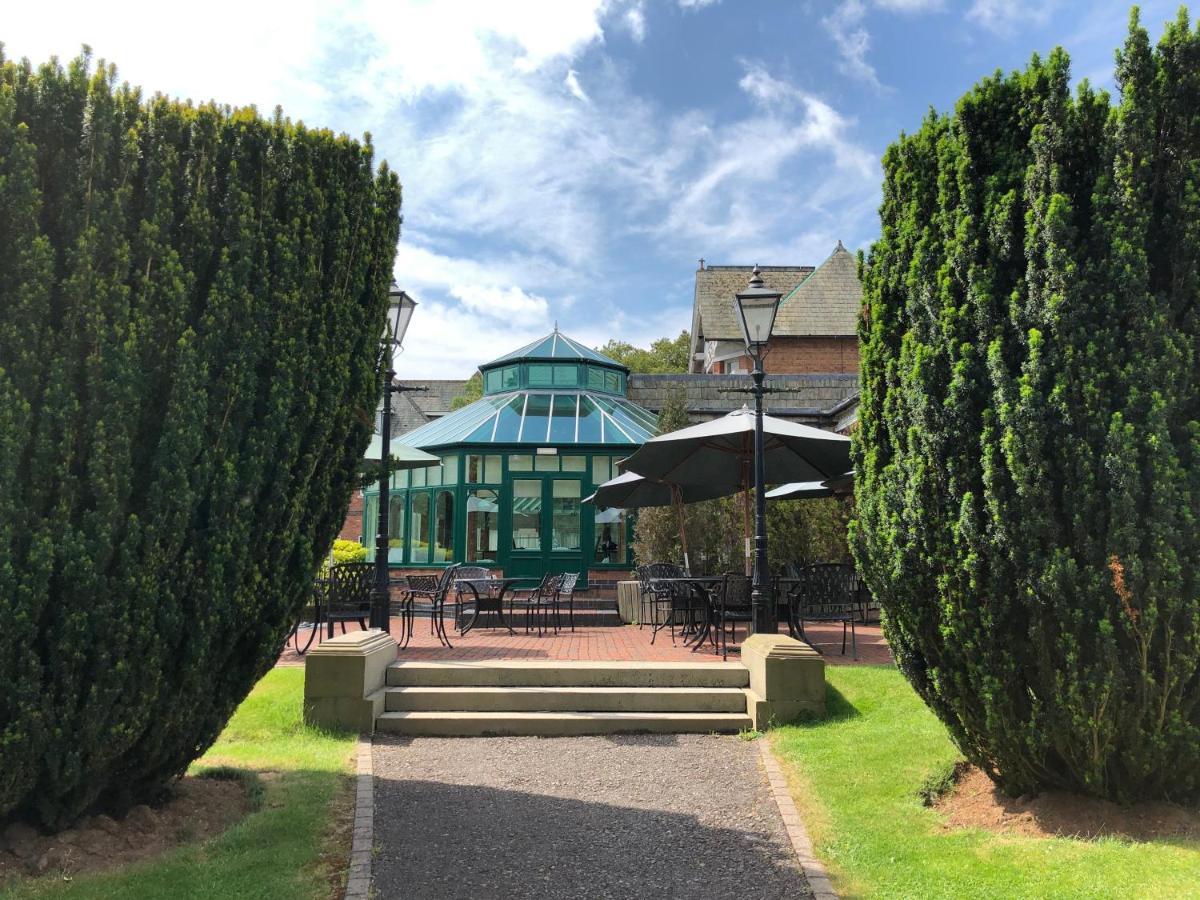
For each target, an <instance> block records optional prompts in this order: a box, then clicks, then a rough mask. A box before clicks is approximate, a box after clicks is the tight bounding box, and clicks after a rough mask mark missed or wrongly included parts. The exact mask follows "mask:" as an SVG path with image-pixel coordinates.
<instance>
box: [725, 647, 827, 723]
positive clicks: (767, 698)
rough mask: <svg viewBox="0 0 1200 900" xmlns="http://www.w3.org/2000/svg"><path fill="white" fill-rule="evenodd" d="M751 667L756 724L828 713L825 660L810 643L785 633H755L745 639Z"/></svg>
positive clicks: (744, 662) (752, 713)
mask: <svg viewBox="0 0 1200 900" xmlns="http://www.w3.org/2000/svg"><path fill="white" fill-rule="evenodd" d="M742 665H744V666H745V667H746V668H747V669H749V670H750V687H749V689H748V690H747V691H746V698H747V701H748V702H747V709H748V711H749V713H750V717H751V718H752V719H753V720H754V727H755V728H757V729H759V730H763V729H765V728H768V727H770V726H771V725H782V724H784V723H785V722H790V721H792V720H793V719H795V718H796V717H797V716H799V715H800V714H801V713H805V712H808V713H815V714H817V715H824V714H825V660H824V659H823V658H822V657H821V654H820V653H818V652H817V651H816V650H814V649H813V648H812V647H810V646H809V645H808V644H805V643H803V642H802V641H798V640H796V639H795V638H790V637H787V636H786V635H782V634H753V635H751V636H750V637H748V638H747V639H746V640H745V641H743V642H742Z"/></svg>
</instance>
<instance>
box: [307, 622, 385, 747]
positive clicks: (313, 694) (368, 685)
mask: <svg viewBox="0 0 1200 900" xmlns="http://www.w3.org/2000/svg"><path fill="white" fill-rule="evenodd" d="M395 658H396V642H395V641H394V640H393V639H392V636H391V635H390V634H385V633H384V632H382V631H380V630H379V629H377V628H372V629H371V630H370V631H352V632H350V633H349V634H339V635H337V636H336V637H333V638H329V639H328V640H325V641H323V642H321V643H320V644H317V646H315V647H313V648H312V649H311V650H309V651H308V655H307V656H306V657H305V659H304V721H305V723H306V724H308V725H316V726H318V727H320V728H332V729H337V730H340V731H357V732H360V733H365V734H371V733H373V732H374V731H375V719H376V718H377V717H378V716H379V714H380V713H382V712H383V696H384V681H385V680H386V678H387V667H388V665H389V664H390V663H391V662H392V661H393V660H394V659H395Z"/></svg>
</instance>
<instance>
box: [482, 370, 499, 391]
mask: <svg viewBox="0 0 1200 900" xmlns="http://www.w3.org/2000/svg"><path fill="white" fill-rule="evenodd" d="M501 377H502V376H501V374H500V370H499V369H492V371H490V372H488V373H487V378H486V379H485V384H486V389H487V391H488V392H489V393H491V392H494V391H499V390H500V389H501V381H500V379H501Z"/></svg>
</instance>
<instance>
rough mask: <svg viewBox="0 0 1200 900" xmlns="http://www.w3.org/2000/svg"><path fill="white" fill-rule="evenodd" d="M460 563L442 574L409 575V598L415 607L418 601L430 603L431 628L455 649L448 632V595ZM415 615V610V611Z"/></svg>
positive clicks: (446, 644)
mask: <svg viewBox="0 0 1200 900" xmlns="http://www.w3.org/2000/svg"><path fill="white" fill-rule="evenodd" d="M458 568H460V567H459V566H458V565H453V566H450V567H449V568H447V569H444V570H443V571H442V574H441V575H409V576H408V577H407V579H406V580H407V581H408V600H409V602H410V603H412V605H413V606H414V607H415V606H416V603H417V601H423V602H424V603H427V604H428V610H429V630H430V631H431V632H432V633H433V634H435V635H436V636H437V639H438V641H439V642H441V643H442V644H444V645H445V646H447V647H451V648H452V649H453V645H452V644H451V643H450V638H449V636H448V635H447V634H446V621H445V615H446V597H447V595H448V594H449V593H450V588H451V586H452V585H453V584H454V577H455V574H454V573H455V570H457V569H458ZM413 615H414V616H415V611H414V613H413Z"/></svg>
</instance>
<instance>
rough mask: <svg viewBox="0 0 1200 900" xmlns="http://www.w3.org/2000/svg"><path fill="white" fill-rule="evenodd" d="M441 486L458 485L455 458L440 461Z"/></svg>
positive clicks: (456, 461) (448, 457) (456, 460)
mask: <svg viewBox="0 0 1200 900" xmlns="http://www.w3.org/2000/svg"><path fill="white" fill-rule="evenodd" d="M442 484H458V457H457V456H447V457H446V458H445V460H443V461H442Z"/></svg>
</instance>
